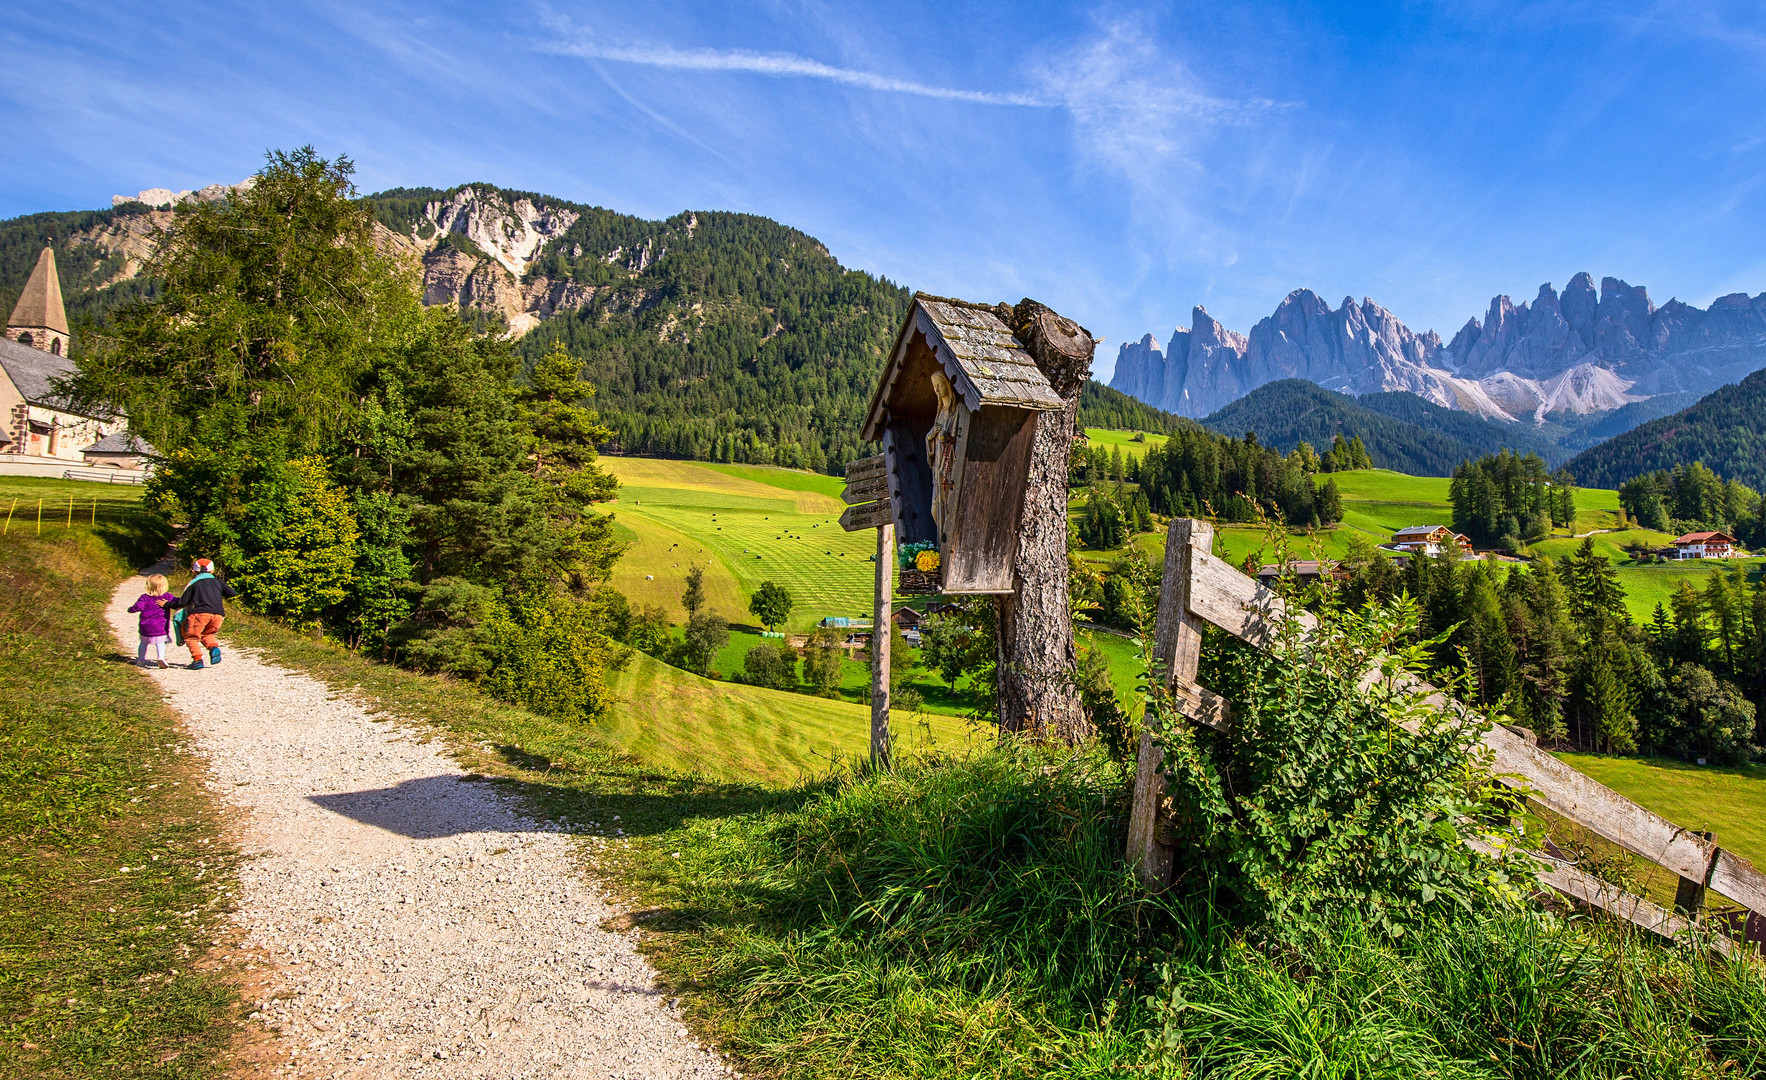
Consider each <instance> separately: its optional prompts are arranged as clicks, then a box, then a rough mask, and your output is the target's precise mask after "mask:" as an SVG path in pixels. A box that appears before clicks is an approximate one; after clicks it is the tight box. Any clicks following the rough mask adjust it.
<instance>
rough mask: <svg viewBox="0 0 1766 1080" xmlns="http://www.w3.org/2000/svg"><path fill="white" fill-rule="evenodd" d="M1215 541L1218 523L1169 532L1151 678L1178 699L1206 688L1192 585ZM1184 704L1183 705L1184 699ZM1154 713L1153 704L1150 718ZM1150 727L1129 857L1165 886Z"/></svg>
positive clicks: (1144, 735) (1167, 861) (1160, 755)
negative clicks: (1200, 679) (1199, 682)
mask: <svg viewBox="0 0 1766 1080" xmlns="http://www.w3.org/2000/svg"><path fill="white" fill-rule="evenodd" d="M1213 544H1214V526H1213V525H1210V524H1209V523H1208V522H1206V521H1197V520H1195V519H1194V518H1178V519H1176V520H1175V521H1173V522H1172V523H1171V528H1170V529H1169V530H1167V532H1166V534H1165V574H1164V587H1163V588H1162V589H1160V592H1159V616H1158V621H1157V622H1155V623H1154V629H1153V672H1152V678H1153V679H1154V680H1156V685H1160V686H1166V687H1171V688H1172V690H1173V696H1174V698H1177V699H1178V702H1181V701H1183V700H1185V699H1187V698H1188V697H1190V696H1191V695H1189V694H1187V693H1186V691H1187V690H1188V689H1189V688H1194V689H1196V690H1200V689H1201V688H1200V687H1197V686H1195V682H1196V668H1197V666H1198V664H1199V663H1200V661H1201V656H1202V620H1201V619H1200V618H1198V617H1197V616H1196V615H1195V614H1193V613H1192V611H1191V606H1192V605H1191V603H1190V586H1191V584H1192V583H1193V582H1194V581H1195V568H1196V560H1197V558H1198V557H1199V556H1202V555H1206V554H1207V552H1208V549H1209V548H1210V547H1212V546H1213ZM1179 688H1182V689H1181V690H1180V689H1179ZM1178 702H1174V704H1177V703H1178ZM1179 708H1180V709H1182V708H1183V706H1182V705H1181V704H1179ZM1184 711H1185V715H1189V712H1188V710H1184ZM1152 715H1153V712H1152V708H1151V706H1149V707H1148V711H1147V717H1148V719H1149V721H1150V720H1151V718H1152ZM1149 728H1150V724H1143V725H1142V727H1141V745H1140V753H1139V756H1138V758H1137V759H1136V762H1135V779H1134V795H1133V798H1132V801H1131V802H1130V804H1129V817H1128V859H1129V861H1130V862H1131V863H1133V864H1134V867H1135V872H1136V873H1137V874H1138V875H1139V876H1140V879H1141V882H1142V884H1143V885H1145V886H1146V887H1147V888H1149V889H1163V888H1165V886H1166V885H1167V884H1169V883H1170V881H1171V868H1172V849H1171V846H1170V845H1169V844H1165V843H1160V839H1161V837H1160V834H1159V812H1160V806H1161V805H1162V804H1163V802H1164V799H1165V776H1164V774H1163V773H1162V772H1160V770H1159V766H1160V765H1161V764H1162V763H1163V762H1164V756H1165V755H1164V751H1163V750H1162V749H1161V748H1160V747H1159V745H1158V742H1157V741H1156V740H1155V739H1154V738H1153V737H1152V734H1151V732H1150V730H1149Z"/></svg>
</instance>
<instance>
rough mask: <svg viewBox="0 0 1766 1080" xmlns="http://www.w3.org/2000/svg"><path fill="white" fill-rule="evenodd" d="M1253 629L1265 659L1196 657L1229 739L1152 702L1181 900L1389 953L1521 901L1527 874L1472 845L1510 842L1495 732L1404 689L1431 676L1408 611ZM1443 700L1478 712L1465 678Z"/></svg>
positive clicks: (1384, 608) (1405, 605) (1278, 612)
mask: <svg viewBox="0 0 1766 1080" xmlns="http://www.w3.org/2000/svg"><path fill="white" fill-rule="evenodd" d="M1262 618H1263V619H1264V620H1265V621H1266V622H1267V623H1268V624H1269V626H1270V627H1271V630H1272V637H1271V644H1270V645H1269V647H1267V648H1256V647H1253V646H1250V645H1247V644H1245V643H1242V642H1238V641H1237V640H1229V639H1226V638H1224V637H1223V636H1221V635H1219V634H1213V635H1210V644H1211V647H1209V648H1206V649H1205V650H1204V655H1203V660H1204V663H1203V670H1202V672H1201V679H1200V681H1201V682H1202V683H1203V685H1206V686H1209V687H1211V688H1212V689H1214V690H1215V691H1217V692H1219V693H1221V694H1223V695H1225V696H1226V697H1227V698H1228V699H1229V700H1230V701H1231V702H1232V705H1233V710H1234V711H1233V717H1232V720H1231V723H1230V724H1229V725H1227V727H1226V729H1225V730H1223V731H1214V730H1210V729H1206V728H1201V727H1198V726H1197V725H1195V724H1193V723H1192V722H1190V721H1188V720H1185V719H1183V718H1182V717H1181V716H1179V715H1178V713H1177V712H1176V710H1175V708H1174V706H1173V703H1172V699H1171V697H1170V695H1169V694H1168V693H1164V692H1160V691H1158V690H1157V689H1156V690H1155V691H1154V692H1153V694H1152V695H1151V698H1150V700H1151V702H1152V705H1153V709H1152V714H1151V718H1150V722H1151V723H1152V725H1153V731H1154V733H1155V734H1156V735H1157V736H1158V737H1159V738H1160V740H1161V742H1162V743H1163V744H1164V746H1165V764H1166V768H1167V771H1168V772H1169V773H1170V775H1171V776H1172V782H1171V789H1170V791H1171V803H1172V806H1173V808H1174V810H1175V812H1176V816H1177V821H1178V825H1177V829H1178V832H1179V834H1180V835H1181V836H1182V837H1183V843H1182V844H1180V845H1179V847H1178V860H1179V864H1180V868H1179V874H1180V876H1181V877H1182V878H1183V879H1184V880H1185V882H1186V883H1185V885H1184V886H1183V888H1185V889H1189V890H1195V889H1206V890H1207V891H1209V892H1211V893H1213V894H1215V895H1216V896H1217V897H1218V898H1219V899H1220V902H1222V903H1223V904H1226V905H1228V906H1229V907H1230V909H1231V911H1232V916H1233V918H1235V919H1236V920H1238V921H1240V922H1242V923H1245V924H1248V925H1255V926H1257V927H1259V928H1261V932H1263V933H1265V934H1267V935H1268V936H1270V937H1272V938H1279V939H1288V940H1305V939H1308V938H1313V937H1317V936H1319V935H1321V934H1325V933H1326V932H1327V920H1328V918H1329V917H1330V915H1331V914H1332V913H1333V912H1337V911H1342V910H1348V911H1354V912H1356V913H1357V914H1358V916H1359V917H1360V918H1361V919H1362V920H1364V921H1365V922H1366V924H1367V925H1368V926H1370V927H1372V928H1374V929H1376V930H1377V931H1379V932H1381V933H1384V934H1387V935H1391V936H1398V935H1401V934H1403V933H1404V932H1405V930H1406V929H1407V928H1408V927H1411V926H1414V925H1416V924H1418V923H1419V922H1420V921H1421V920H1424V919H1426V918H1429V917H1433V916H1436V915H1441V914H1445V913H1449V912H1458V913H1468V912H1472V911H1476V910H1481V909H1485V908H1488V907H1490V906H1491V905H1493V904H1501V903H1518V902H1520V901H1521V900H1522V899H1523V898H1524V897H1525V896H1526V895H1527V892H1528V890H1529V882H1530V880H1531V871H1530V869H1529V868H1528V865H1527V862H1526V860H1525V858H1524V857H1521V856H1515V855H1509V856H1504V857H1502V858H1500V859H1492V858H1487V857H1485V856H1484V855H1480V854H1478V853H1476V852H1474V851H1472V850H1471V849H1470V848H1468V847H1467V846H1466V845H1465V843H1464V841H1465V839H1466V838H1468V837H1472V836H1478V837H1485V836H1489V835H1493V834H1496V833H1499V832H1501V831H1503V830H1505V829H1506V828H1507V822H1508V818H1509V815H1510V814H1511V813H1512V812H1513V800H1512V797H1511V796H1509V795H1507V794H1506V792H1505V791H1504V790H1503V789H1500V788H1498V787H1496V786H1495V785H1494V784H1493V783H1492V782H1491V780H1490V778H1489V775H1488V767H1489V751H1488V750H1487V749H1486V748H1485V747H1484V745H1483V736H1484V733H1485V732H1486V731H1487V730H1488V729H1489V728H1490V726H1491V724H1492V723H1493V721H1492V719H1491V717H1490V716H1488V715H1487V714H1484V713H1481V712H1478V711H1476V710H1473V709H1470V708H1466V707H1460V706H1453V707H1450V708H1447V709H1442V708H1439V707H1437V706H1436V705H1434V704H1431V703H1429V702H1428V701H1426V700H1425V694H1424V692H1423V691H1422V690H1420V689H1416V688H1415V687H1416V686H1417V685H1418V684H1416V683H1409V684H1407V683H1406V681H1405V680H1406V679H1407V678H1408V677H1415V676H1419V675H1420V674H1421V673H1423V672H1425V671H1427V670H1428V667H1429V648H1430V646H1431V645H1432V644H1433V642H1431V641H1422V642H1418V641H1417V640H1416V635H1415V630H1416V625H1417V618H1418V615H1417V609H1416V606H1415V605H1414V604H1412V603H1411V602H1409V601H1408V600H1398V601H1393V602H1388V603H1384V604H1377V605H1372V606H1369V607H1367V608H1364V609H1362V610H1361V611H1359V612H1355V613H1350V612H1345V611H1343V610H1342V609H1341V608H1338V607H1335V606H1333V605H1331V604H1329V603H1326V604H1325V605H1324V606H1323V607H1322V610H1321V612H1320V616H1319V623H1318V625H1317V627H1316V629H1312V630H1308V629H1306V628H1305V627H1304V626H1303V625H1302V623H1301V621H1300V619H1299V618H1298V616H1296V615H1294V614H1293V613H1292V612H1291V611H1289V610H1288V609H1286V608H1280V609H1277V608H1274V607H1272V608H1271V609H1269V610H1266V611H1264V612H1263V613H1262ZM1369 673H1377V675H1378V677H1377V678H1376V679H1374V680H1372V681H1371V683H1370V684H1369V685H1367V686H1366V688H1365V689H1363V688H1361V684H1362V682H1363V678H1364V676H1365V675H1367V674H1369ZM1445 689H1446V690H1447V691H1448V693H1449V694H1450V695H1452V696H1455V697H1458V698H1460V699H1461V700H1469V699H1471V698H1472V687H1471V686H1470V683H1469V676H1468V675H1467V674H1466V673H1465V672H1463V671H1462V672H1461V673H1460V674H1459V675H1458V676H1456V677H1455V679H1454V680H1453V681H1452V682H1450V683H1449V685H1448V686H1447V687H1445Z"/></svg>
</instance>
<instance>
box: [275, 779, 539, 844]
mask: <svg viewBox="0 0 1766 1080" xmlns="http://www.w3.org/2000/svg"><path fill="white" fill-rule="evenodd" d="M481 784H482V781H480V780H477V779H472V778H468V777H466V776H420V777H417V778H416V779H414V780H404V781H401V782H399V783H398V784H395V785H394V786H392V787H389V788H375V789H373V790H371V791H346V792H341V793H339V794H335V795H308V796H307V799H308V800H309V801H311V802H313V803H315V804H317V805H319V806H322V807H324V808H325V809H327V810H329V811H331V812H332V813H334V814H341V815H343V816H344V817H347V818H350V819H352V820H354V821H359V822H361V823H362V824H364V825H372V826H374V827H375V828H377V829H384V830H386V831H387V832H390V833H396V834H398V835H399V836H405V837H409V838H411V839H413V840H439V839H441V838H443V837H448V836H460V835H463V834H465V833H480V832H524V831H527V830H528V829H531V828H532V826H531V825H530V824H528V823H527V822H525V821H523V820H521V815H520V811H518V810H515V809H512V808H509V807H506V806H503V805H502V803H501V801H500V800H497V799H494V798H491V797H490V795H489V792H488V791H485V790H484V789H483V788H482V787H481Z"/></svg>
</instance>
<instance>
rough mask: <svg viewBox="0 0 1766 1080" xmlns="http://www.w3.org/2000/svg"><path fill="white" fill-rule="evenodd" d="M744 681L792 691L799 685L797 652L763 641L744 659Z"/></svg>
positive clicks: (781, 645)
mask: <svg viewBox="0 0 1766 1080" xmlns="http://www.w3.org/2000/svg"><path fill="white" fill-rule="evenodd" d="M742 673H743V679H744V681H746V682H749V683H752V684H754V685H755V686H768V687H771V688H772V689H774V690H790V689H792V688H793V687H795V686H796V685H797V650H796V649H793V648H792V647H791V646H789V645H785V644H783V643H778V644H775V643H773V642H770V641H763V642H761V643H760V644H759V645H756V646H755V647H754V648H752V649H749V650H748V653H747V655H745V656H744V657H743V658H742Z"/></svg>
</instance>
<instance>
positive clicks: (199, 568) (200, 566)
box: [190, 559, 215, 574]
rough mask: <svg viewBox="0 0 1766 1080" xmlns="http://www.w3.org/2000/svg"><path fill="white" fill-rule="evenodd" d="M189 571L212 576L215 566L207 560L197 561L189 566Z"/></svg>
mask: <svg viewBox="0 0 1766 1080" xmlns="http://www.w3.org/2000/svg"><path fill="white" fill-rule="evenodd" d="M190 569H192V570H194V571H196V572H197V573H199V574H212V573H214V572H215V564H214V563H213V562H211V561H209V560H208V559H197V560H196V561H195V562H193V563H191V564H190Z"/></svg>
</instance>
